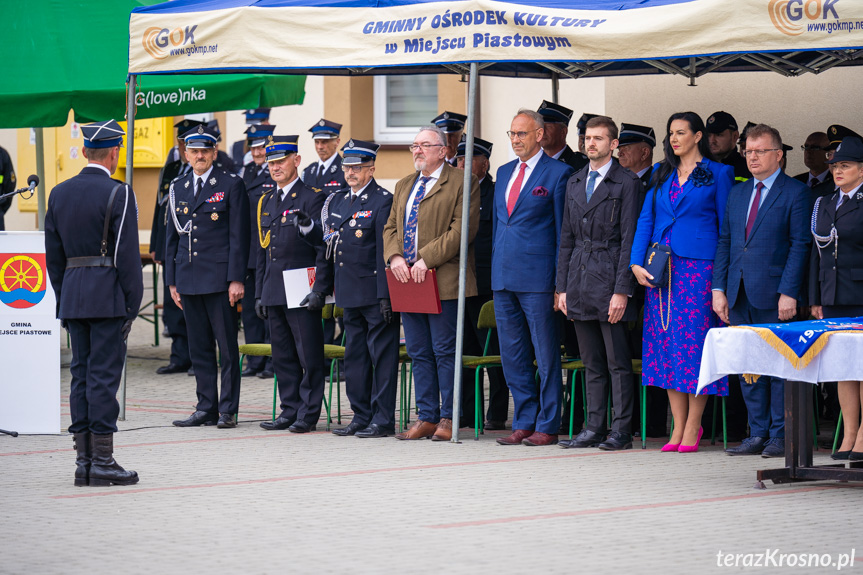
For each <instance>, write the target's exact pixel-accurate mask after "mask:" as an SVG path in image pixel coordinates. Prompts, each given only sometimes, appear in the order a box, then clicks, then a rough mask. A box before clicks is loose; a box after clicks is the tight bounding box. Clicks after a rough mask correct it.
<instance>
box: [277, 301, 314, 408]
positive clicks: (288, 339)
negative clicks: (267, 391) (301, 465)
mask: <svg viewBox="0 0 863 575" xmlns="http://www.w3.org/2000/svg"><path fill="white" fill-rule="evenodd" d="M267 322H268V323H269V324H270V339H271V340H272V345H273V368H274V369H275V372H276V379H277V380H278V382H279V397H280V398H281V408H282V413H281V416H280V417H284V418H285V419H290V420H300V419H302V420H303V421H305V422H306V423H308V424H309V425H315V424H317V423H318V419H320V417H321V404H322V402H323V400H324V369H323V365H324V332H323V329H322V328H321V312H320V310H319V311H309V310H307V309H305V308H296V309H288V307H287V306H283V305H276V306H267Z"/></svg>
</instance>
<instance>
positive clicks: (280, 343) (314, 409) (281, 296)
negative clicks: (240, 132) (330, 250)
mask: <svg viewBox="0 0 863 575" xmlns="http://www.w3.org/2000/svg"><path fill="white" fill-rule="evenodd" d="M297 139H298V138H297V136H278V137H273V138H272V139H270V140H269V141H268V142H267V147H266V153H267V162H268V163H269V166H270V177H272V178H273V181H275V183H276V186H277V187H276V189H275V190H274V191H272V192H269V193H267V194H265V195H264V196H262V197H261V200H260V203H259V204H258V208H257V210H256V218H258V222H259V224H258V241H259V242H260V244H261V247H262V248H264V249H263V250H261V251H260V252H258V267H257V269H256V270H255V281H256V286H255V297H256V298H257V299H256V302H255V310H256V311H257V312H258V315H259V317H260V318H261V319H266V320H267V321H268V322H269V325H270V339H271V341H272V346H273V367H274V368H275V371H276V377H277V379H278V382H279V395H280V396H281V406H282V413H281V414H280V415H279V417H277V418H276V419H275V421H264V422H263V423H261V427H263V428H264V429H266V430H275V429H288V430H289V431H292V432H294V433H307V432H309V431H314V430H315V427H316V425H317V423H318V419H319V418H320V416H321V403H322V401H323V399H324V369H323V367H324V333H323V330H322V329H321V309H322V308H323V307H324V301H325V299H326V295H327V294H329V293H332V287H333V282H332V273H331V271H330V270H329V269H328V267H327V261H326V250H325V249H324V246H323V245H321V244H316V245H313V244H312V243H311V242H310V240H307V239H306V238H304V237H302V236H301V235H300V230H299V228H300V226H302V227H304V228H305V229H307V230H309V231H310V230H311V229H312V227H313V226H312V220H313V219H315V220H317V219H320V217H321V208H322V207H323V205H324V194H323V193H321V192H316V191H315V190H313V189H311V188H310V187H308V186H306V185H305V184H303V182H301V181H300V179H299V177H298V173H297V168H298V167H299V165H300V156H299V154H297ZM301 268H314V269H315V281H314V285H313V286H312V291H311V292H310V293H309V294H308V295H307V296H306V297H305V299H303V301H302V302H301V303H300V305H302V306H307V307H299V308H290V309H289V308H288V306H287V298H286V297H285V284H284V279H283V277H282V272H283V271H284V270H291V269H301Z"/></svg>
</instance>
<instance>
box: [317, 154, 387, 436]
mask: <svg viewBox="0 0 863 575" xmlns="http://www.w3.org/2000/svg"><path fill="white" fill-rule="evenodd" d="M378 148H380V146H379V145H377V144H373V143H372V142H364V141H362V140H355V139H352V140H350V141H349V142H348V143H347V144H345V146H344V147H343V148H342V153H343V154H344V158H343V159H342V170H344V172H345V179H346V180H347V182H348V185H349V186H350V189H349V190H348V191H347V192H339V193H336V194H333V195H332V196H330V197H329V198H327V201H326V203H325V204H324V209H323V213H322V214H321V220H320V221H321V224H322V228H321V227H318V226H317V225H316V226H315V229H314V232H310V233H309V237H310V238H312V237H314V238H315V239H318V238H320V237H321V234H322V235H323V239H324V241H326V243H327V253H328V255H331V256H332V258H333V266H334V270H335V284H336V304H338V305H339V306H340V307H342V308H344V323H345V333H346V335H347V337H346V341H345V370H346V383H345V387H346V391H347V394H348V399H349V400H350V402H351V409H352V410H353V412H354V418H353V420H352V421H351V423H350V424H349V425H348V426H347V427H344V428H341V429H336V430H333V433H334V434H336V435H340V436H348V435H355V436H356V437H386V436H388V435H392V434H394V433H395V415H394V414H395V407H396V387H397V377H398V364H399V314H398V313H395V314H394V313H393V311H392V305H390V299H389V297H390V295H389V289H388V288H387V278H386V264H385V263H384V257H383V254H384V247H383V231H384V225H386V223H387V219H388V218H389V215H390V208H391V207H392V204H393V195H392V194H391V193H390V192H389V191H387V190H385V189H384V188H382V187H381V186H379V185H378V183H377V182H376V181H375V179H374V173H375V158H377V151H378ZM301 231H302V230H301Z"/></svg>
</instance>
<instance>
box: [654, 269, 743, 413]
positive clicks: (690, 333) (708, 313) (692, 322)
mask: <svg viewBox="0 0 863 575" xmlns="http://www.w3.org/2000/svg"><path fill="white" fill-rule="evenodd" d="M712 277H713V262H712V261H711V260H695V259H689V258H681V257H678V256H676V255H673V254H672V256H671V306H670V307H671V315H670V316H669V315H668V314H669V311H668V310H669V305H668V287H663V288H647V289H646V290H645V292H646V298H645V303H644V342H643V353H642V376H641V382H642V384H644V385H653V386H655V387H661V388H663V389H673V390H675V391H680V392H683V393H693V394H694V393H695V390H696V389H697V388H698V371H699V369H700V367H701V350H702V348H703V347H704V339H705V338H706V337H707V330H709V329H710V328H712V327H719V326H721V325H722V321H721V320H720V319H719V317H717V316H716V314H715V313H713V294H712V292H711V283H712ZM660 292H661V296H660ZM660 297H661V298H662V318H660ZM663 319H664V321H665V324H666V327H667V329H666V330H663V325H662V324H663ZM702 393H703V394H708V395H720V396H727V395H728V378H726V377H723V378H722V379H720V380H719V381H715V382H713V383H712V384H710V385H709V386H707V387H706V388H704V390H702Z"/></svg>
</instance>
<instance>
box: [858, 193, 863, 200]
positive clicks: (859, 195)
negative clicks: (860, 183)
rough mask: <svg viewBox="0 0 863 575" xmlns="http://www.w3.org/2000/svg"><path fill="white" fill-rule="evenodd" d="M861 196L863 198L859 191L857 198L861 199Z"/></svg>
mask: <svg viewBox="0 0 863 575" xmlns="http://www.w3.org/2000/svg"><path fill="white" fill-rule="evenodd" d="M861 198H863V194H861V193H860V192H857V199H858V200H859V199H861Z"/></svg>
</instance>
